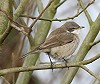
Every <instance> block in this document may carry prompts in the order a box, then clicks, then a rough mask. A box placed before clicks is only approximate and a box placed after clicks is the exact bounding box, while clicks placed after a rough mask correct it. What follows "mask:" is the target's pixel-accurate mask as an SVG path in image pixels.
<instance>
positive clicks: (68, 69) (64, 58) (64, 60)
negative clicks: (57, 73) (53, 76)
mask: <svg viewBox="0 0 100 84" xmlns="http://www.w3.org/2000/svg"><path fill="white" fill-rule="evenodd" d="M63 60H64V61H65V65H66V67H68V66H67V63H68V61H67V60H66V59H65V58H63ZM68 70H69V67H68Z"/></svg>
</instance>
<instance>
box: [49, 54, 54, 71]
mask: <svg viewBox="0 0 100 84" xmlns="http://www.w3.org/2000/svg"><path fill="white" fill-rule="evenodd" d="M48 56H49V59H50V63H51V69H52V72H53V62H52V60H51V58H50V55H48Z"/></svg>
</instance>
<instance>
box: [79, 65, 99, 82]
mask: <svg viewBox="0 0 100 84" xmlns="http://www.w3.org/2000/svg"><path fill="white" fill-rule="evenodd" d="M80 67H81V68H82V69H84V70H85V71H87V72H88V73H89V74H90V75H92V76H93V77H95V78H96V79H97V80H98V81H100V77H99V76H97V75H95V74H94V73H93V72H92V71H90V70H89V69H88V68H87V67H86V66H84V65H81V66H80Z"/></svg>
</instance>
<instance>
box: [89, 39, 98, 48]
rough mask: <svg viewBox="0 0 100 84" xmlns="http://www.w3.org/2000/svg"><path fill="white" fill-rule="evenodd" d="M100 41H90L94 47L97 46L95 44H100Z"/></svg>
mask: <svg viewBox="0 0 100 84" xmlns="http://www.w3.org/2000/svg"><path fill="white" fill-rule="evenodd" d="M98 43H100V40H98V41H95V42H93V43H90V46H91V47H93V46H95V45H96V44H98Z"/></svg>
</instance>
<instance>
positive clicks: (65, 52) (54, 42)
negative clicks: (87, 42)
mask: <svg viewBox="0 0 100 84" xmlns="http://www.w3.org/2000/svg"><path fill="white" fill-rule="evenodd" d="M82 28H84V27H82V26H79V25H78V24H77V23H76V22H74V21H68V22H66V23H65V24H63V25H62V26H61V27H59V28H57V29H55V30H54V31H52V32H51V33H50V35H49V36H48V37H47V38H46V39H45V41H44V42H43V43H41V44H40V45H39V46H38V47H36V48H35V49H34V50H32V51H30V52H28V53H26V54H24V55H23V56H22V57H21V58H24V57H26V56H27V55H28V54H35V53H39V52H44V53H47V54H48V56H50V57H52V58H54V59H55V60H58V61H62V60H67V59H68V58H69V57H71V55H72V54H73V53H74V52H75V50H76V49H77V47H78V45H79V42H80V39H79V32H80V30H81V29H82Z"/></svg>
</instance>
